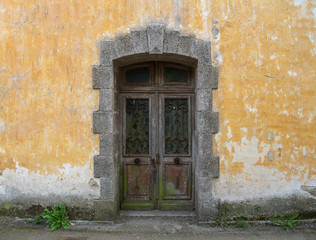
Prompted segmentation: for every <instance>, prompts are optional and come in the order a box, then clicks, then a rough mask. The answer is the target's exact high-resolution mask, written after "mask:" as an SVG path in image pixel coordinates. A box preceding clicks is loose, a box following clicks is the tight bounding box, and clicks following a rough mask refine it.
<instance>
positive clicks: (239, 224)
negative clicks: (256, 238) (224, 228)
mask: <svg viewBox="0 0 316 240" xmlns="http://www.w3.org/2000/svg"><path fill="white" fill-rule="evenodd" d="M235 227H237V228H247V227H248V224H247V223H246V222H245V221H244V220H242V219H237V221H236V223H235Z"/></svg>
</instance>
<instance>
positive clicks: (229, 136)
mask: <svg viewBox="0 0 316 240" xmlns="http://www.w3.org/2000/svg"><path fill="white" fill-rule="evenodd" d="M227 130H228V132H227V138H228V140H229V139H231V138H232V137H233V135H232V130H231V129H230V126H227Z"/></svg>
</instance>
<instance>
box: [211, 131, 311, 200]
mask: <svg viewBox="0 0 316 240" xmlns="http://www.w3.org/2000/svg"><path fill="white" fill-rule="evenodd" d="M224 146H225V147H226V148H227V150H228V151H229V152H230V154H231V155H232V156H233V162H240V163H243V165H244V167H243V169H242V173H241V174H238V175H235V176H231V175H227V174H225V173H223V174H221V177H220V178H219V179H216V180H214V181H213V191H214V195H215V196H216V197H218V198H220V199H221V200H223V201H240V200H249V199H255V198H271V197H281V196H286V195H289V194H295V193H300V194H302V193H303V192H302V191H301V190H300V188H301V185H302V181H301V180H300V177H301V176H292V178H291V181H288V180H287V179H286V175H285V173H283V172H281V171H279V170H278V169H277V166H276V167H275V168H271V167H269V168H267V167H264V166H262V165H260V163H262V162H263V161H264V159H265V157H266V156H267V154H268V152H269V151H270V145H269V144H266V143H264V142H260V143H259V139H258V138H256V137H252V138H251V139H250V140H249V139H247V138H246V137H243V138H242V139H241V142H238V143H237V142H232V141H230V142H226V143H225V145H224ZM274 147H276V148H280V147H281V148H282V145H280V144H275V146H274ZM232 149H234V152H232ZM259 149H262V150H261V152H259ZM220 159H222V156H220ZM272 163H273V162H272ZM224 165H225V163H224ZM302 174H305V171H302ZM302 177H303V178H304V180H303V181H307V175H306V174H305V175H302Z"/></svg>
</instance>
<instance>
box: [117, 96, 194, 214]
mask: <svg viewBox="0 0 316 240" xmlns="http://www.w3.org/2000/svg"><path fill="white" fill-rule="evenodd" d="M192 99H193V96H192V94H180V93H179V94H175V93H173V94H171V93H163V92H159V91H156V92H152V93H148V94H144V93H142V94H137V93H131V94H127V93H125V94H121V96H120V100H121V108H122V109H121V113H122V114H121V119H122V134H121V142H122V153H123V154H122V160H121V209H125V210H154V209H159V210H171V211H172V210H192V209H193V208H194V194H193V176H192V173H193V169H192V168H193V163H192V126H193V122H192V119H193V117H192V106H193V103H192Z"/></svg>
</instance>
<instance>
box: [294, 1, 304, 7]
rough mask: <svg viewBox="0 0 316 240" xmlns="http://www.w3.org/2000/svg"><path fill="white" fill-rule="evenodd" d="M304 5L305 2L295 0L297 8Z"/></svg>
mask: <svg viewBox="0 0 316 240" xmlns="http://www.w3.org/2000/svg"><path fill="white" fill-rule="evenodd" d="M302 3H303V0H294V5H295V6H300V5H301V4H302Z"/></svg>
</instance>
